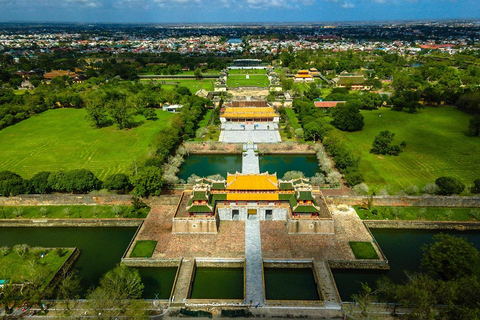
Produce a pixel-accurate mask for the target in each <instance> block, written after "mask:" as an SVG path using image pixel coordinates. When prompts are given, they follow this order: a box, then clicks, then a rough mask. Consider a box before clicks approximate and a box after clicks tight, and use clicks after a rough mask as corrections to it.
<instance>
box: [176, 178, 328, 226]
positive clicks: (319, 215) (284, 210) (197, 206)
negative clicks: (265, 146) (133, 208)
mask: <svg viewBox="0 0 480 320" xmlns="http://www.w3.org/2000/svg"><path fill="white" fill-rule="evenodd" d="M247 219H257V220H283V221H286V222H287V231H288V232H289V233H333V229H334V228H333V219H332V216H331V213H330V211H329V209H328V207H327V205H326V203H325V200H324V197H323V195H322V194H321V192H320V191H317V192H316V193H315V194H314V192H313V188H312V186H311V185H310V184H309V183H308V179H302V178H300V179H295V180H290V181H281V180H278V179H277V175H276V174H275V173H274V174H269V173H268V172H265V173H260V174H242V173H238V172H236V173H235V174H230V173H228V174H227V179H226V180H223V181H213V180H209V179H200V180H198V181H197V183H196V184H195V185H194V186H193V188H192V191H188V192H187V191H186V192H184V194H183V196H182V200H181V202H180V204H179V206H178V209H177V213H176V215H175V217H174V218H173V227H172V232H173V233H212V232H213V233H215V232H217V231H218V228H219V227H220V222H221V221H234V220H247Z"/></svg>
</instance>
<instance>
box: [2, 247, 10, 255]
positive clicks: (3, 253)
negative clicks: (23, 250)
mask: <svg viewBox="0 0 480 320" xmlns="http://www.w3.org/2000/svg"><path fill="white" fill-rule="evenodd" d="M9 252H10V248H9V247H0V257H4V256H6V255H7V254H8V253H9Z"/></svg>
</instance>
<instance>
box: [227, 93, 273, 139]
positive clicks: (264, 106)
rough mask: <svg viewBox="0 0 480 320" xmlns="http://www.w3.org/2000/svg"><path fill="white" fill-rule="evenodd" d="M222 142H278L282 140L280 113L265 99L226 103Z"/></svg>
mask: <svg viewBox="0 0 480 320" xmlns="http://www.w3.org/2000/svg"><path fill="white" fill-rule="evenodd" d="M220 122H221V132H220V138H219V141H220V142H227V143H246V142H254V143H276V142H280V141H282V139H281V137H280V132H279V131H278V130H279V126H278V123H279V122H280V115H279V114H278V113H277V112H276V110H275V108H274V107H272V106H271V105H269V104H268V103H267V101H265V100H261V101H256V100H238V101H232V102H230V103H226V104H225V108H223V109H222V110H221V113H220Z"/></svg>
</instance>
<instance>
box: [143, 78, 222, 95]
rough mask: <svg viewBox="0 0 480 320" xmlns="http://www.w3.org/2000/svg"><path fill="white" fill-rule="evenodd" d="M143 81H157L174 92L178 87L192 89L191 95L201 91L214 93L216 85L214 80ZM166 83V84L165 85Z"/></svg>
mask: <svg viewBox="0 0 480 320" xmlns="http://www.w3.org/2000/svg"><path fill="white" fill-rule="evenodd" d="M141 81H156V82H157V83H160V84H161V85H162V88H163V89H165V90H173V89H174V88H175V87H176V86H177V85H178V86H182V87H187V88H188V89H190V92H191V93H195V92H197V91H198V90H200V89H205V90H208V91H213V86H214V84H215V81H214V79H200V80H195V79H175V80H149V79H142V80H141ZM163 82H165V84H164V83H163Z"/></svg>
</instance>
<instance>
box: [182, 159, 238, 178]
mask: <svg viewBox="0 0 480 320" xmlns="http://www.w3.org/2000/svg"><path fill="white" fill-rule="evenodd" d="M235 171H238V172H241V171H242V156H241V155H239V154H237V155H226V154H216V155H210V154H208V155H206V154H205V155H204V154H202V155H191V156H188V157H186V158H185V162H184V163H183V164H182V166H181V167H180V171H179V172H178V177H179V178H180V179H183V180H185V181H187V179H188V178H189V177H190V176H191V175H192V174H196V175H197V176H200V177H206V176H210V175H214V174H221V175H222V176H223V177H224V178H226V177H227V172H230V173H235Z"/></svg>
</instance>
